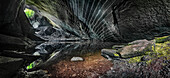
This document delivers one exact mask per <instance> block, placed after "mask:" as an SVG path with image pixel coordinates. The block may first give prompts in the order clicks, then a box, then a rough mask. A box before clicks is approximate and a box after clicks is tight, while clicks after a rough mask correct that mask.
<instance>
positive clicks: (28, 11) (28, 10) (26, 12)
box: [24, 8, 35, 18]
mask: <svg viewBox="0 0 170 78" xmlns="http://www.w3.org/2000/svg"><path fill="white" fill-rule="evenodd" d="M24 12H25V14H26V16H27V17H28V18H32V17H33V16H34V14H35V12H34V11H33V10H31V9H28V8H26V9H25V10H24Z"/></svg>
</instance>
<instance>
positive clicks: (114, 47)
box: [112, 45, 125, 50]
mask: <svg viewBox="0 0 170 78" xmlns="http://www.w3.org/2000/svg"><path fill="white" fill-rule="evenodd" d="M124 46H125V45H114V46H113V47H112V48H113V49H116V50H118V49H121V48H123V47H124Z"/></svg>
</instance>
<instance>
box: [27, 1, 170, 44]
mask: <svg viewBox="0 0 170 78" xmlns="http://www.w3.org/2000/svg"><path fill="white" fill-rule="evenodd" d="M27 4H29V5H35V6H37V7H38V8H39V9H41V10H43V11H46V12H48V13H49V14H51V15H54V16H55V17H57V18H58V19H60V20H61V21H62V22H63V25H60V26H61V27H62V28H63V29H64V30H65V31H66V32H71V33H72V34H74V35H77V36H78V37H82V38H87V39H98V40H102V41H114V42H117V41H118V42H126V41H127V42H128V41H133V40H136V39H142V38H147V39H153V37H154V36H163V35H168V34H169V29H170V24H169V20H170V16H169V11H170V6H169V5H170V2H169V0H142V1H141V0H135V1H134V0H53V1H51V0H42V1H40V0H27Z"/></svg>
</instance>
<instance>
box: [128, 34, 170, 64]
mask: <svg viewBox="0 0 170 78" xmlns="http://www.w3.org/2000/svg"><path fill="white" fill-rule="evenodd" d="M167 38H169V36H164V37H159V38H156V39H155V41H156V43H155V44H154V45H152V51H148V52H145V55H149V57H150V59H149V60H147V61H145V62H146V63H147V64H150V63H151V62H152V60H153V59H156V58H160V57H166V58H167V59H166V60H169V59H170V41H169V40H167ZM165 40H166V41H165ZM158 42H159V43H158ZM160 42H161V43H160ZM145 55H143V56H138V57H133V58H130V59H129V63H136V62H142V61H141V58H142V57H144V56H145Z"/></svg>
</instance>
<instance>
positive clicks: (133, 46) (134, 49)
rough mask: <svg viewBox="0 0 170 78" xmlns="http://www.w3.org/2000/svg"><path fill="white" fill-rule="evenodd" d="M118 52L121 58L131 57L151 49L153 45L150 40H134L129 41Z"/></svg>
mask: <svg viewBox="0 0 170 78" xmlns="http://www.w3.org/2000/svg"><path fill="white" fill-rule="evenodd" d="M129 44H130V45H128V46H125V47H124V48H122V50H121V51H120V52H119V53H120V55H121V57H122V58H131V57H134V56H139V55H143V54H145V52H146V51H151V49H152V48H151V47H152V45H153V42H152V41H148V40H136V41H133V42H130V43H129Z"/></svg>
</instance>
